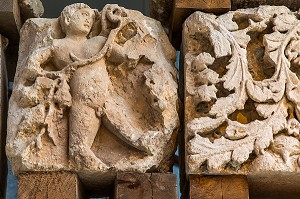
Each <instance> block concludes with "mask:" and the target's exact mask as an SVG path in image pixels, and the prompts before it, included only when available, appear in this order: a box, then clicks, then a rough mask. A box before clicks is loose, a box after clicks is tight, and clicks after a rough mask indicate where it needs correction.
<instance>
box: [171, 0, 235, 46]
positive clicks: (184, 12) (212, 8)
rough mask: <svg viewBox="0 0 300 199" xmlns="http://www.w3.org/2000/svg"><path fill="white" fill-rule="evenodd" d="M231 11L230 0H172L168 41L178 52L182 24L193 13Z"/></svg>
mask: <svg viewBox="0 0 300 199" xmlns="http://www.w3.org/2000/svg"><path fill="white" fill-rule="evenodd" d="M230 9H231V0H188V1H186V0H174V5H173V11H172V16H171V21H170V39H171V43H172V44H173V46H174V47H175V48H176V49H177V50H179V49H180V44H181V35H182V24H183V22H184V21H185V19H186V18H187V17H188V16H189V15H191V14H192V13H193V12H195V11H197V10H199V11H203V12H211V13H215V14H221V13H224V12H227V11H229V10H230Z"/></svg>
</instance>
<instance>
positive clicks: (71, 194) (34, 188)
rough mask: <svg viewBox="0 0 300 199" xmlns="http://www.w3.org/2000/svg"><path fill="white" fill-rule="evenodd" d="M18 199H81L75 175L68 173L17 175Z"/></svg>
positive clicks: (81, 194)
mask: <svg viewBox="0 0 300 199" xmlns="http://www.w3.org/2000/svg"><path fill="white" fill-rule="evenodd" d="M18 198H19V199H36V198H43V199H54V198H64V199H83V198H84V196H83V193H82V190H81V186H80V181H79V179H78V177H77V174H74V173H69V172H49V173H40V172H38V173H24V174H20V175H18Z"/></svg>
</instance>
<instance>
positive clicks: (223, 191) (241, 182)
mask: <svg viewBox="0 0 300 199" xmlns="http://www.w3.org/2000/svg"><path fill="white" fill-rule="evenodd" d="M189 198H190V199H249V188H248V180H247V177H246V176H241V175H233V176H197V175H193V176H190V197H189Z"/></svg>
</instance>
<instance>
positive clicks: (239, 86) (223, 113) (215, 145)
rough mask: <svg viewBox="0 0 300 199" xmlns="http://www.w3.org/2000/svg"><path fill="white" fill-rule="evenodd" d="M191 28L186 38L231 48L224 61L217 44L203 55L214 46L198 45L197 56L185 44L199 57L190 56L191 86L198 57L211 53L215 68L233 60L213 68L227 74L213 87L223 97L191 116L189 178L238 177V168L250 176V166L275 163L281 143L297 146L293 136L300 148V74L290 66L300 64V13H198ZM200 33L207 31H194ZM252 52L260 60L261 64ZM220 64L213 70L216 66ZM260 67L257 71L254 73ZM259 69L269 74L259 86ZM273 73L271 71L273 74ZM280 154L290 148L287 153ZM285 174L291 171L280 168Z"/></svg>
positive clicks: (291, 156) (265, 9)
mask: <svg viewBox="0 0 300 199" xmlns="http://www.w3.org/2000/svg"><path fill="white" fill-rule="evenodd" d="M199 16H201V17H199ZM238 17H240V19H238ZM219 18H220V20H219ZM191 23H194V24H193V26H190V24H191ZM195 24H196V25H195ZM226 24H231V25H230V29H226V28H225V27H227V25H226ZM234 24H238V25H236V26H235V25H234ZM185 26H186V27H193V28H190V29H189V32H185V31H184V35H185V37H186V38H187V37H188V35H197V34H202V37H201V38H205V37H206V38H208V39H209V40H210V41H212V40H213V37H214V36H215V35H217V39H216V41H219V43H223V44H225V43H226V42H225V41H224V39H226V40H227V41H228V42H229V43H230V49H223V52H218V53H217V54H216V48H215V45H218V44H216V42H211V43H210V45H212V48H201V46H202V45H207V44H204V43H205V40H204V42H202V41H201V40H197V42H198V45H199V46H200V47H197V48H195V49H203V50H194V51H193V50H191V49H193V48H191V47H189V46H188V45H191V44H192V43H188V42H187V43H184V45H183V46H184V47H186V48H184V53H190V54H194V56H190V57H185V60H186V65H185V70H186V71H187V72H186V77H185V78H186V79H187V80H186V81H191V80H190V78H192V79H193V75H195V74H193V72H189V70H190V68H189V64H188V63H192V62H193V61H192V60H193V59H194V58H195V57H197V53H198V54H204V53H209V54H210V55H212V57H213V58H215V62H217V61H218V59H219V60H220V59H222V58H224V57H226V56H228V55H230V59H229V61H228V63H226V62H223V66H219V67H218V68H214V70H215V71H216V72H218V71H224V72H222V75H220V76H219V79H220V81H218V82H216V83H211V86H215V87H216V88H217V91H214V92H215V94H216V98H215V96H214V95H213V97H211V98H205V99H204V98H203V99H204V100H201V98H200V103H202V102H206V103H208V110H209V111H208V113H207V114H205V113H201V114H198V113H197V112H196V113H195V114H194V115H192V114H187V115H186V117H187V118H186V121H187V123H186V127H187V128H186V134H187V135H186V136H187V137H186V138H187V142H188V145H187V154H188V155H187V159H188V165H189V167H188V171H189V172H191V173H201V172H205V173H223V172H232V169H233V170H234V171H238V172H239V171H241V172H247V169H249V167H251V168H258V167H256V166H254V165H253V164H250V163H251V162H252V161H253V163H257V162H256V161H254V160H256V158H259V159H260V158H270V157H271V158H274V159H276V154H279V151H278V150H273V147H274V146H275V145H278V142H281V141H280V140H281V139H279V137H280V136H283V137H286V138H287V139H286V140H289V141H291V142H292V140H293V139H288V137H289V136H292V137H293V136H294V137H296V138H297V139H298V141H297V142H296V143H298V145H299V146H300V142H299V122H298V120H299V116H300V115H299V112H300V111H299V107H300V104H299V102H300V101H299V99H300V94H299V93H300V90H299V88H300V84H299V78H298V73H297V74H296V73H295V72H294V70H295V69H292V66H291V63H292V64H294V65H295V64H296V65H299V60H300V58H299V53H298V52H299V46H300V45H299V43H300V42H298V41H299V38H300V37H299V34H300V29H299V27H300V20H299V19H298V18H297V16H296V14H295V13H292V12H290V11H288V10H287V9H286V8H284V7H278V9H277V7H271V6H261V7H259V8H256V9H253V10H249V11H247V10H238V11H234V12H230V13H227V14H224V15H222V16H220V17H218V18H217V19H216V18H214V17H211V16H207V14H204V13H201V12H196V13H194V14H193V15H192V16H190V18H188V19H187V21H186V22H185ZM197 26H199V27H203V28H202V29H201V30H200V29H196V28H194V27H197ZM212 27H213V28H212ZM206 28H207V29H208V30H209V31H207V29H206ZM220 35H222V37H220ZM220 38H221V39H220ZM194 42H196V41H194ZM185 45H186V46H185ZM224 46H225V47H226V46H228V45H224ZM224 46H223V47H224ZM210 49H213V50H210ZM253 49H254V50H253ZM218 50H222V48H218ZM256 50H257V51H256ZM248 51H250V52H248ZM227 52H231V53H230V54H229V53H227ZM258 52H264V53H260V54H259V53H258ZM250 53H254V55H255V56H253V57H254V59H253V58H252V57H251V56H252V55H250ZM219 55H222V56H219ZM203 59H204V60H203V61H202V62H205V59H206V58H205V57H204V58H203ZM255 59H256V60H255ZM257 60H263V61H257ZM259 62H260V63H259ZM220 63H222V62H219V65H221V64H220ZM225 63H226V65H225ZM216 65H217V64H214V67H216ZM222 67H223V69H222ZM253 67H256V68H254V69H252V68H253ZM194 68H195V66H194ZM224 68H225V69H226V70H224ZM252 70H256V71H259V70H260V71H262V72H260V73H262V74H261V76H264V77H265V78H264V79H259V80H257V79H256V78H257V77H256V76H255V75H256V74H257V72H255V73H251V71H252ZM267 70H268V71H272V74H271V75H270V72H267ZM265 71H266V72H265ZM264 72H265V73H264ZM266 73H268V74H266ZM266 75H268V77H266ZM205 78H207V77H204V79H205ZM191 82H192V81H191ZM190 85H191V84H190ZM186 86H187V87H189V86H188V85H186ZM188 89H189V88H187V90H188ZM196 89H197V88H196ZM198 89H199V90H201V91H202V92H203V94H202V95H205V92H206V94H207V96H212V95H211V93H210V91H209V90H207V91H206V90H205V89H204V87H202V86H201V85H198ZM209 99H210V100H209ZM198 100H199V99H198ZM208 100H209V101H208ZM188 102H190V101H188ZM187 107H189V108H190V107H192V106H187ZM188 111H190V110H188ZM191 116H195V117H194V118H192V117H191ZM190 117H191V118H190ZM296 121H297V122H296ZM224 129H225V130H224ZM277 138H278V139H277ZM287 142H288V141H287ZM293 142H294V141H293ZM291 144H292V143H291ZM293 144H294V143H293ZM281 150H283V151H284V150H289V148H288V146H286V147H285V148H282V149H281ZM222 154H223V156H222ZM251 154H252V155H251ZM280 154H285V155H280V156H281V157H284V159H285V160H284V162H289V161H290V159H293V161H298V157H297V154H296V153H285V152H282V151H280ZM286 154H288V155H286ZM250 155H251V158H250ZM221 157H222V158H221ZM295 157H296V158H295ZM258 162H259V161H258ZM262 166H263V165H262ZM285 167H287V165H279V166H278V168H285ZM251 168H250V169H251ZM265 169H268V168H267V167H266V168H265ZM293 169H295V170H297V168H293Z"/></svg>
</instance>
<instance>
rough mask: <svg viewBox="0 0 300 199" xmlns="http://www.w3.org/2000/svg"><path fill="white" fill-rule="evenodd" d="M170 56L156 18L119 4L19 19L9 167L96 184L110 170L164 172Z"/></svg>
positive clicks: (170, 113)
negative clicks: (72, 173)
mask: <svg viewBox="0 0 300 199" xmlns="http://www.w3.org/2000/svg"><path fill="white" fill-rule="evenodd" d="M61 27H62V29H61ZM91 29H92V31H91ZM174 61H175V50H174V48H173V47H172V46H171V45H170V43H169V41H168V38H167V36H166V35H165V33H164V30H163V28H162V27H161V25H160V24H159V22H157V21H155V20H152V19H150V18H147V17H145V16H143V15H142V14H141V13H139V12H137V11H132V10H126V9H125V8H122V7H119V6H117V5H107V6H106V7H104V9H103V10H102V12H101V13H100V12H98V11H97V10H91V9H90V8H89V7H88V6H87V5H85V4H73V5H71V6H68V7H66V8H65V9H64V10H63V11H62V14H61V16H60V18H59V19H30V20H27V22H26V23H25V24H24V25H23V28H22V34H21V41H20V49H19V60H18V67H17V72H16V77H15V81H14V91H13V94H12V96H11V98H10V106H9V107H10V109H9V118H8V136H7V145H6V151H7V155H8V157H9V159H10V160H11V163H12V167H13V170H14V172H15V174H17V173H20V172H24V171H56V170H76V171H78V174H79V177H80V178H81V180H82V181H83V182H84V183H85V184H86V186H87V187H95V186H102V185H106V184H109V183H112V182H113V178H114V176H115V173H116V172H117V171H139V172H146V171H168V170H169V169H170V167H171V159H172V153H173V151H174V150H175V140H176V132H177V127H178V125H179V119H178V115H177V83H176V69H175V67H174Z"/></svg>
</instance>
